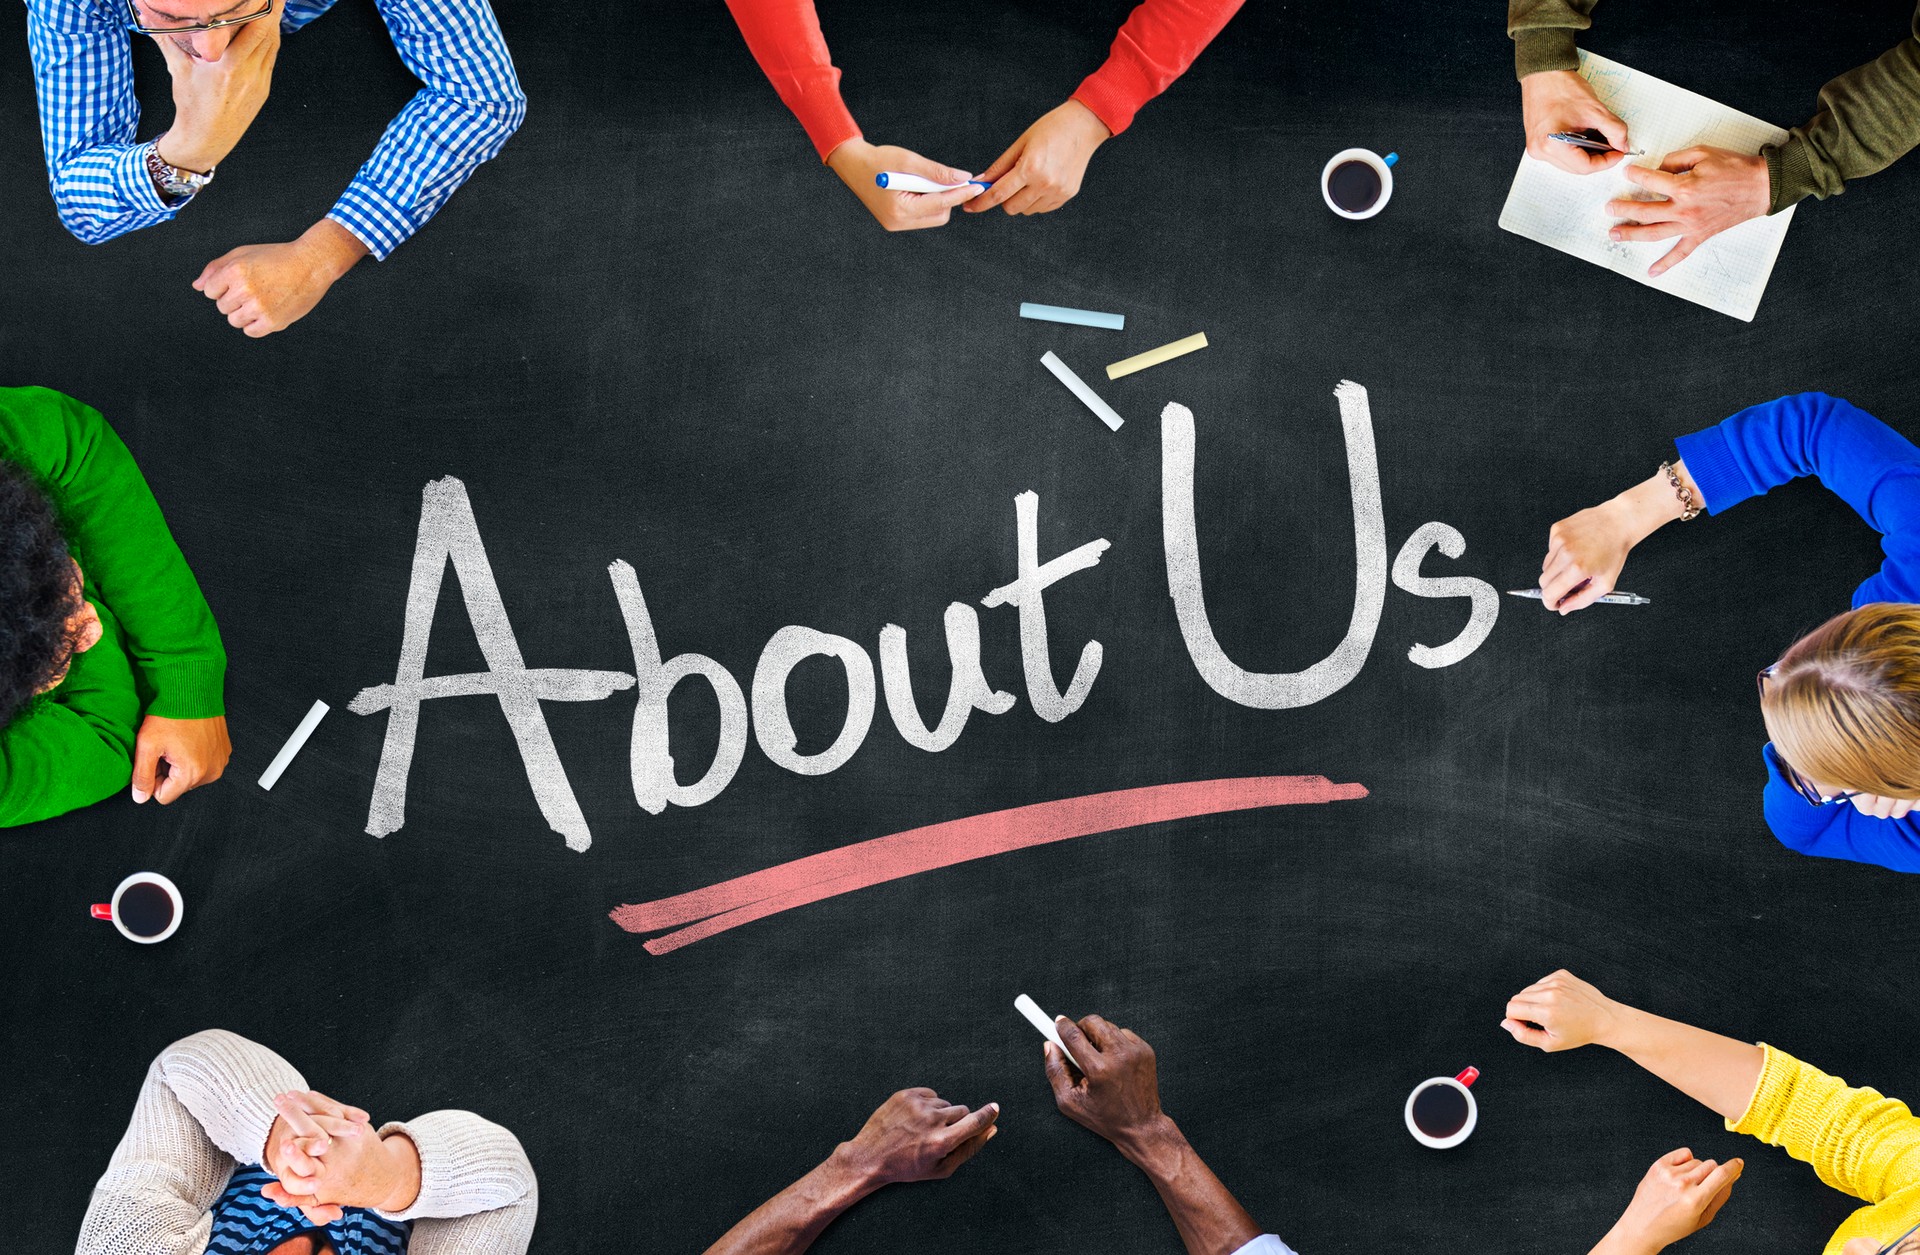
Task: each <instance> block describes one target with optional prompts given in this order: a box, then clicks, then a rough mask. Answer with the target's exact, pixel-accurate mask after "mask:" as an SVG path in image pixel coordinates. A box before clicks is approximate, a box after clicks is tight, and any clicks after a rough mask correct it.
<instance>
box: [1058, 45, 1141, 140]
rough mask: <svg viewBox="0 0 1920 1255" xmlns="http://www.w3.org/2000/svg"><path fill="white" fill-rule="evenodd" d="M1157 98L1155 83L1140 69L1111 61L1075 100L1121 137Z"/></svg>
mask: <svg viewBox="0 0 1920 1255" xmlns="http://www.w3.org/2000/svg"><path fill="white" fill-rule="evenodd" d="M1155 94H1156V92H1155V90H1154V85H1153V80H1151V79H1149V78H1148V77H1147V76H1146V74H1145V73H1144V72H1143V71H1142V70H1141V69H1140V67H1138V66H1136V65H1133V64H1131V63H1130V62H1127V61H1122V60H1121V59H1120V58H1118V57H1109V58H1107V63H1106V64H1105V65H1103V66H1101V67H1100V68H1099V69H1097V70H1095V71H1094V72H1093V73H1091V74H1089V75H1087V77H1086V78H1085V79H1084V80H1082V81H1081V83H1080V86H1079V87H1077V88H1075V89H1074V92H1073V96H1072V99H1074V100H1077V101H1079V102H1080V103H1081V104H1083V105H1085V106H1086V107H1087V108H1088V109H1090V110H1092V111H1093V116H1094V117H1096V118H1099V119H1100V121H1101V123H1102V124H1104V125H1105V126H1106V128H1107V130H1108V131H1109V132H1111V133H1112V134H1115V135H1118V134H1119V133H1120V132H1122V131H1124V130H1126V129H1127V128H1128V127H1130V126H1132V125H1133V118H1134V115H1135V114H1137V113H1139V112H1140V107H1141V106H1142V105H1144V104H1145V103H1146V102H1147V101H1149V100H1152V99H1153V97H1154V96H1155Z"/></svg>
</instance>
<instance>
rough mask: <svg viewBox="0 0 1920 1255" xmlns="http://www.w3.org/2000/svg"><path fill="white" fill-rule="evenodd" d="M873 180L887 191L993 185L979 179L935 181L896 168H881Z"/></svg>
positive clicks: (947, 189) (947, 190)
mask: <svg viewBox="0 0 1920 1255" xmlns="http://www.w3.org/2000/svg"><path fill="white" fill-rule="evenodd" d="M873 181H874V183H876V184H877V185H879V186H880V187H884V188H886V189H887V190H888V191H889V192H952V191H957V190H958V189H960V188H963V187H992V186H993V184H991V183H982V182H981V181H980V180H979V179H967V180H966V181H965V182H961V183H935V182H934V181H933V180H932V179H923V178H921V177H920V176H919V175H917V174H902V173H900V172H899V171H898V170H882V171H881V172H880V173H878V174H876V175H874V176H873Z"/></svg>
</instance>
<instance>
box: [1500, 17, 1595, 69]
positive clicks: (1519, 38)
mask: <svg viewBox="0 0 1920 1255" xmlns="http://www.w3.org/2000/svg"><path fill="white" fill-rule="evenodd" d="M1579 68H1580V50H1579V49H1578V48H1577V47H1576V46H1575V45H1574V40H1573V32H1572V31H1571V30H1569V29H1567V28H1566V27H1564V26H1548V27H1535V28H1532V29H1529V30H1517V31H1515V32H1513V71H1514V74H1515V76H1516V77H1519V78H1525V77H1526V76H1527V75H1529V74H1538V73H1540V72H1541V71H1542V70H1577V69H1579Z"/></svg>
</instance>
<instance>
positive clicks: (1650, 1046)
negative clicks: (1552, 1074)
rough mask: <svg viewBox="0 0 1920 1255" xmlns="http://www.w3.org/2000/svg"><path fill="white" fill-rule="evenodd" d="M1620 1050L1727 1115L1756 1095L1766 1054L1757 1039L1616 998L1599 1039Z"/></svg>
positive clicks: (1730, 1117) (1741, 1109) (1731, 1115)
mask: <svg viewBox="0 0 1920 1255" xmlns="http://www.w3.org/2000/svg"><path fill="white" fill-rule="evenodd" d="M1594 1040H1595V1041H1597V1042H1598V1043H1599V1044H1601V1045H1603V1046H1608V1047H1611V1048H1612V1049H1614V1050H1617V1051H1619V1052H1620V1053H1621V1054H1623V1055H1625V1056H1627V1058H1629V1059H1631V1060H1633V1061H1634V1062H1635V1063H1637V1064H1639V1065H1640V1066H1641V1067H1643V1068H1645V1069H1646V1070H1647V1071H1649V1072H1651V1073H1653V1074H1654V1075H1655V1076H1657V1077H1659V1078H1660V1079H1661V1080H1663V1081H1665V1082H1666V1083H1667V1084H1669V1085H1671V1086H1673V1087H1674V1088H1675V1089H1677V1090H1679V1091H1680V1092H1681V1093H1683V1094H1685V1095H1687V1096H1688V1097H1689V1098H1692V1099H1693V1100H1694V1101H1696V1102H1699V1103H1701V1104H1703V1105H1705V1106H1707V1107H1709V1108H1711V1109H1713V1110H1714V1111H1716V1112H1718V1113H1719V1114H1720V1116H1721V1117H1722V1118H1723V1119H1726V1120H1738V1119H1739V1118H1740V1117H1741V1115H1742V1114H1744V1113H1745V1112H1746V1110H1747V1106H1748V1104H1749V1103H1750V1102H1751V1101H1752V1100H1753V1091H1754V1087H1755V1086H1757V1085H1758V1084H1759V1083H1760V1068H1761V1065H1762V1063H1764V1062H1765V1059H1766V1054H1765V1052H1764V1051H1762V1050H1761V1048H1760V1047H1759V1046H1756V1045H1754V1044H1753V1043H1752V1042H1744V1041H1736V1040H1735V1039H1733V1038H1731V1037H1724V1036H1722V1035H1721V1034H1719V1033H1710V1032H1708V1031H1707V1030H1706V1029H1703V1028H1695V1027H1693V1026H1692V1025H1690V1024H1682V1023H1680V1022H1679V1021H1677V1020H1669V1019H1665V1018H1663V1017H1661V1016H1657V1015H1652V1014H1650V1013H1648V1012H1646V1011H1641V1010H1639V1009H1638V1008H1635V1007H1629V1006H1627V1005H1625V1004H1624V1003H1618V1002H1612V1003H1610V1005H1609V1015H1608V1016H1607V1020H1606V1025H1605V1027H1604V1028H1603V1030H1602V1032H1601V1033H1600V1034H1599V1035H1598V1036H1596V1037H1595V1039H1594Z"/></svg>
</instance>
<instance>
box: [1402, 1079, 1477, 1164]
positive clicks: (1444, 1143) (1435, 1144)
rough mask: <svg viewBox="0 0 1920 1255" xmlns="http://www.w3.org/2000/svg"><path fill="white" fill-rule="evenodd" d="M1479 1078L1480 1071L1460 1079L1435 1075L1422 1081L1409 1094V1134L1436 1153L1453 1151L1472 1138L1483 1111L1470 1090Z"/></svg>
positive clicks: (1407, 1115)
mask: <svg viewBox="0 0 1920 1255" xmlns="http://www.w3.org/2000/svg"><path fill="white" fill-rule="evenodd" d="M1479 1079H1480V1069H1479V1068H1468V1069H1467V1070H1466V1071H1464V1072H1462V1073H1460V1075H1458V1076H1436V1077H1432V1078H1430V1079H1428V1080H1424V1081H1422V1082H1420V1083H1419V1084H1418V1085H1416V1086H1414V1087H1413V1092H1412V1093H1411V1094H1408V1095H1407V1110H1406V1117H1407V1132H1409V1133H1411V1134H1413V1140H1414V1141H1416V1142H1418V1143H1420V1144H1421V1145H1422V1146H1426V1147H1429V1148H1431V1149H1433V1150H1452V1149H1453V1148H1454V1147H1455V1146H1458V1145H1459V1144H1460V1143H1462V1142H1464V1141H1466V1140H1467V1138H1469V1137H1471V1136H1472V1135H1473V1126H1474V1125H1476V1124H1478V1123H1479V1122H1480V1108H1479V1105H1478V1104H1477V1103H1475V1102H1474V1101H1473V1091H1472V1090H1471V1089H1469V1088H1468V1087H1469V1086H1470V1085H1472V1084H1473V1083H1474V1082H1475V1081H1477V1080H1479Z"/></svg>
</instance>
